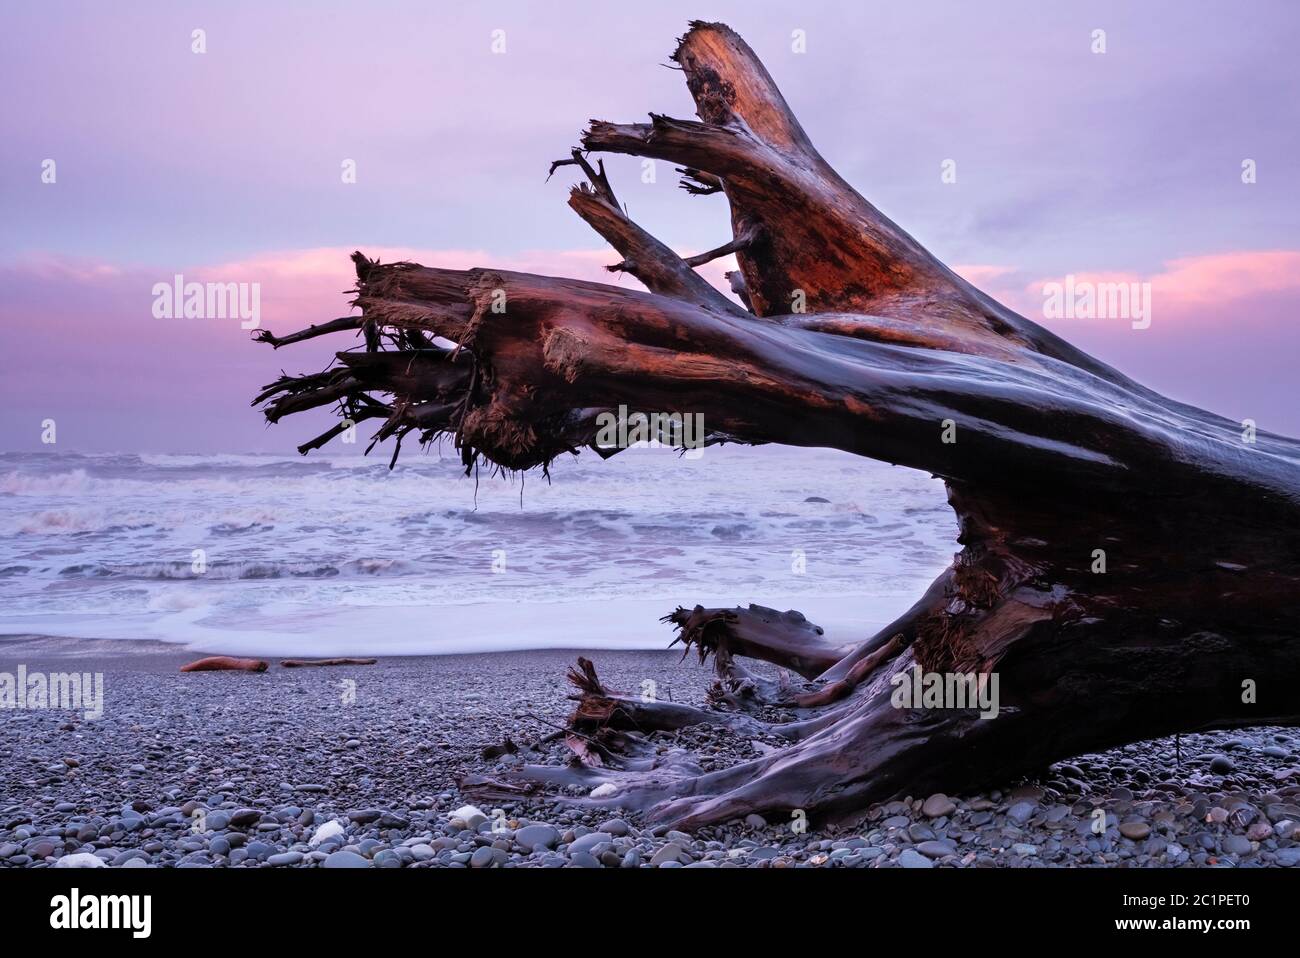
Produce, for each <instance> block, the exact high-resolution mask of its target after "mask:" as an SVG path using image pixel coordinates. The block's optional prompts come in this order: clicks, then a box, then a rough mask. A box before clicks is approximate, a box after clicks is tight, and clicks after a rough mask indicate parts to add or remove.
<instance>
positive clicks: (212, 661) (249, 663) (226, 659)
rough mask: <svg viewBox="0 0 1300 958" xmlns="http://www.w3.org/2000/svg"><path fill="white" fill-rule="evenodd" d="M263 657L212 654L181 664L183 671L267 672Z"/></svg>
mask: <svg viewBox="0 0 1300 958" xmlns="http://www.w3.org/2000/svg"><path fill="white" fill-rule="evenodd" d="M266 669H267V664H266V662H264V661H263V660H262V659H238V658H235V657H233V656H229V655H210V656H208V657H207V658H206V659H199V660H198V661H196V662H190V663H188V664H186V665H182V666H181V671H182V672H265V671H266Z"/></svg>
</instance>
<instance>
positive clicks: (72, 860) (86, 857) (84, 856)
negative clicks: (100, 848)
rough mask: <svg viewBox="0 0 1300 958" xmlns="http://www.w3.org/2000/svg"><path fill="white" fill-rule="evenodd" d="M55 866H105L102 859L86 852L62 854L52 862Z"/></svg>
mask: <svg viewBox="0 0 1300 958" xmlns="http://www.w3.org/2000/svg"><path fill="white" fill-rule="evenodd" d="M54 867H55V868H107V867H108V865H107V864H106V863H105V862H104V859H102V858H99V857H98V856H95V855H90V854H88V853H86V852H77V853H76V854H73V855H64V856H63V857H62V858H60V859H59V860H58V861H57V862H55V863H54Z"/></svg>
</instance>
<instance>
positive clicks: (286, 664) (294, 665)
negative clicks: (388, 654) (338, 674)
mask: <svg viewBox="0 0 1300 958" xmlns="http://www.w3.org/2000/svg"><path fill="white" fill-rule="evenodd" d="M378 661H379V660H378V659H281V660H280V666H281V667H282V668H286V669H306V668H312V667H314V666H323V665H374V664H375V663H376V662H378Z"/></svg>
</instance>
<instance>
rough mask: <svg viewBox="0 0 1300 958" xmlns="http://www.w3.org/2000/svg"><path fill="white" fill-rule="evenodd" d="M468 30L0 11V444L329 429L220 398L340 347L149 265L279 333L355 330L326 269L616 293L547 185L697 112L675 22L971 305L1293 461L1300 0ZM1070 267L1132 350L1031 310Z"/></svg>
mask: <svg viewBox="0 0 1300 958" xmlns="http://www.w3.org/2000/svg"><path fill="white" fill-rule="evenodd" d="M468 7H470V5H462V4H456V5H453V4H438V3H428V2H385V0H369V2H366V3H364V4H361V3H356V2H354V3H341V2H315V3H292V2H277V3H268V2H256V3H254V2H248V3H246V2H239V0H222V2H216V0H213V2H208V3H190V2H183V0H182V2H163V0H152V2H132V0H125V2H120V3H113V4H105V3H95V2H84V3H82V2H65V0H48V2H45V3H41V4H27V5H21V6H20V5H16V4H8V5H5V7H4V9H3V12H0V80H2V81H3V83H4V89H5V90H6V91H8V96H7V98H6V105H5V108H4V112H3V134H4V135H3V136H2V137H0V210H2V211H3V215H2V216H0V222H2V223H3V229H0V290H2V291H3V292H0V337H2V339H0V343H2V344H3V348H4V355H5V358H6V360H7V361H6V362H5V364H4V367H3V371H0V450H7V451H15V450H17V451H24V450H29V451H39V450H46V451H49V450H50V449H51V447H50V446H49V445H46V444H43V443H42V435H43V433H44V432H45V429H44V427H43V423H44V422H45V421H46V420H50V419H52V420H54V421H55V423H56V424H57V443H56V444H55V446H54V447H53V448H55V449H57V450H58V451H69V452H106V451H120V452H177V453H182V452H196V453H205V452H278V453H288V452H291V451H292V449H293V447H294V446H295V445H296V444H297V443H299V442H301V441H303V440H304V439H306V438H310V437H311V436H313V435H315V434H316V433H317V432H319V431H320V429H321V428H324V426H323V424H322V423H321V422H319V421H300V422H294V420H293V419H290V420H287V421H286V422H285V423H283V424H281V425H279V426H276V427H272V428H267V427H266V426H265V425H264V424H263V422H262V419H261V416H260V414H259V413H258V412H257V411H256V410H254V409H251V408H250V407H249V405H248V401H249V399H250V398H251V397H252V396H253V395H254V394H255V393H256V391H257V389H258V388H259V387H260V386H261V385H262V384H264V383H267V382H270V381H271V380H273V379H275V378H276V377H277V376H278V375H279V373H280V370H281V369H285V370H287V371H290V372H299V371H311V370H315V369H319V368H322V367H323V366H324V365H325V364H326V362H327V361H328V358H329V353H330V350H331V349H332V348H341V346H335V345H332V344H330V343H328V342H317V343H310V344H303V345H301V346H298V347H291V348H286V349H284V350H280V351H278V352H272V351H271V350H270V348H269V347H267V346H264V345H257V344H254V343H251V342H250V341H249V333H248V332H247V331H246V330H244V329H241V328H240V324H239V322H238V320H235V319H228V318H227V319H221V318H206V319H194V318H191V319H185V318H159V317H157V316H155V315H154V312H155V310H154V305H155V296H154V292H153V290H154V286H155V284H157V283H160V282H161V283H171V282H172V278H173V277H174V276H175V275H176V274H181V275H183V276H184V277H185V279H186V280H188V281H198V282H207V281H216V282H248V283H257V284H258V288H259V291H260V306H261V323H262V325H263V326H265V327H269V328H271V329H273V330H276V331H279V332H284V331H287V330H291V329H296V328H301V327H303V326H306V325H308V324H310V323H313V322H319V321H321V320H325V319H331V318H334V317H336V316H342V315H346V314H347V313H348V307H347V306H346V301H345V300H346V297H345V295H344V291H345V290H347V289H348V288H349V287H350V286H351V285H352V281H353V280H352V276H353V274H352V271H351V264H350V263H349V262H348V259H347V256H348V254H349V253H350V252H351V251H352V250H353V249H361V250H363V251H366V252H367V253H368V254H370V255H371V256H379V257H380V258H382V259H385V260H388V259H393V258H398V257H407V258H412V259H416V260H418V261H420V262H423V263H426V264H427V265H440V266H449V267H458V268H467V267H471V266H496V267H501V268H511V269H521V270H527V271H533V272H543V273H554V274H559V275H569V276H576V277H580V278H587V279H596V280H601V281H611V279H610V274H608V273H605V272H604V271H603V269H602V268H601V267H602V266H603V265H604V264H606V263H611V262H614V261H615V260H616V259H617V256H616V255H615V254H614V253H613V252H612V251H610V250H608V249H604V248H602V244H601V242H600V240H599V238H598V237H596V236H595V234H593V233H592V232H591V231H590V230H589V229H588V228H587V227H586V226H585V225H584V224H582V223H581V221H579V220H578V218H577V217H576V216H575V215H574V214H573V213H572V212H571V211H570V210H569V209H568V208H567V207H566V205H565V200H566V196H567V189H568V187H569V186H570V185H571V184H572V182H574V179H575V178H574V176H573V173H572V170H561V171H560V172H559V173H557V175H556V176H555V177H554V178H553V179H552V180H551V181H550V182H546V170H547V166H548V165H549V162H550V161H551V160H553V159H556V158H558V157H561V156H564V155H566V153H567V151H568V149H569V148H570V147H571V146H573V145H574V144H575V143H576V142H577V137H578V135H579V133H580V131H581V130H582V128H583V127H584V126H585V125H586V122H587V120H588V118H590V117H598V118H602V119H609V120H621V121H636V120H643V119H644V118H645V114H646V113H647V112H649V111H652V110H653V111H655V112H661V113H667V114H669V115H675V116H683V117H689V116H692V115H693V108H692V104H691V101H690V98H689V95H688V93H687V91H686V89H685V85H684V83H683V82H682V78H681V74H680V73H678V72H676V71H673V70H669V69H664V67H663V64H666V63H668V62H669V61H668V56H669V54H670V53H671V51H672V49H673V47H674V45H675V40H676V37H678V36H679V35H680V34H681V33H682V32H683V31H684V30H685V28H686V25H687V23H688V21H690V20H692V19H697V18H699V19H716V20H723V21H725V22H727V23H729V24H730V25H731V26H732V27H734V28H735V29H736V30H737V31H739V32H740V33H741V35H742V36H744V37H745V38H746V40H747V41H748V42H749V43H750V44H751V46H753V47H754V48H755V50H756V51H757V52H758V54H759V55H760V57H762V59H763V60H764V62H765V63H766V65H767V67H768V69H769V71H770V72H771V73H772V75H773V77H774V78H775V80H776V81H777V83H778V84H779V85H780V86H781V88H782V90H783V92H784V93H785V95H786V98H787V100H788V101H789V102H790V104H791V106H792V107H793V109H794V110H795V112H796V114H797V115H798V116H799V118H800V120H801V122H802V124H803V126H804V128H805V130H807V132H808V133H809V135H810V137H811V138H812V140H813V142H814V143H815V144H816V145H817V147H818V148H819V150H820V151H821V152H822V154H823V155H824V156H825V157H826V158H827V160H829V161H830V163H831V164H832V165H834V166H835V167H836V168H837V169H838V170H839V172H840V173H841V174H842V175H843V176H844V177H845V178H846V179H847V180H848V181H849V182H850V183H852V184H854V186H855V187H856V188H857V189H858V190H859V191H860V192H861V193H862V194H863V195H864V196H866V197H867V198H868V199H869V200H870V201H871V202H872V203H874V204H875V205H876V206H877V207H879V208H880V209H881V210H882V211H883V212H885V213H886V214H887V215H889V216H890V217H892V218H893V219H894V220H895V221H896V222H898V223H899V224H900V225H901V226H902V227H903V228H904V229H906V230H907V231H908V232H910V233H911V234H912V235H913V236H915V237H916V238H917V239H918V240H919V241H920V242H922V243H923V244H924V245H925V246H927V247H928V248H929V249H930V250H931V251H932V252H934V253H935V254H936V255H937V256H939V257H940V258H941V259H942V260H944V261H945V262H947V263H949V264H950V265H953V266H954V267H955V268H956V269H957V270H958V271H959V272H961V273H962V274H963V275H965V276H967V278H969V279H971V280H972V281H974V282H975V283H976V284H977V285H979V286H980V287H981V288H983V289H985V290H986V291H987V292H989V293H991V294H992V295H994V296H995V297H997V298H998V299H1000V300H1002V301H1003V302H1005V303H1007V304H1008V305H1010V306H1012V307H1013V308H1015V309H1017V310H1019V311H1020V312H1022V313H1024V314H1025V315H1027V316H1029V317H1030V318H1031V319H1034V320H1035V321H1038V322H1041V323H1043V324H1044V325H1046V326H1048V327H1049V328H1051V329H1053V330H1054V331H1056V332H1057V333H1059V334H1061V335H1063V336H1065V337H1066V338H1068V339H1070V340H1071V341H1073V342H1075V343H1076V344H1077V345H1079V346H1081V347H1083V348H1084V349H1086V350H1088V351H1090V352H1092V353H1093V354H1095V355H1097V356H1099V357H1101V358H1103V359H1105V360H1106V361H1108V362H1110V363H1112V364H1113V365H1116V366H1118V367H1119V368H1120V369H1122V370H1124V371H1125V372H1126V373H1129V374H1130V375H1132V376H1135V377H1136V378H1138V379H1140V380H1142V381H1144V382H1145V383H1147V384H1148V385H1150V386H1152V387H1154V388H1156V389H1158V390H1160V391H1162V392H1164V393H1166V394H1168V395H1171V396H1174V397H1176V398H1178V399H1182V400H1185V401H1189V402H1193V403H1195V404H1197V405H1202V406H1205V407H1208V408H1211V409H1213V410H1215V411H1217V412H1220V413H1222V414H1224V415H1226V416H1229V417H1232V418H1234V419H1244V418H1251V419H1254V420H1255V421H1257V422H1258V424H1259V427H1260V428H1261V429H1269V430H1275V431H1280V432H1287V433H1290V434H1292V435H1296V434H1300V404H1297V402H1296V397H1297V390H1296V387H1295V384H1296V381H1297V380H1296V376H1295V374H1294V371H1293V367H1294V364H1295V358H1296V356H1297V355H1300V349H1298V348H1297V347H1298V346H1300V333H1298V332H1297V323H1296V315H1297V307H1298V306H1300V224H1298V223H1297V211H1300V175H1298V174H1300V170H1298V169H1297V157H1298V156H1300V122H1298V121H1300V70H1298V69H1297V67H1296V65H1295V64H1296V60H1295V50H1296V49H1297V46H1300V6H1298V5H1296V4H1295V3H1293V2H1289V0H1277V2H1267V0H1248V2H1238V3H1230V2H1226V0H1225V2H1216V3H1204V2H1174V0H1146V2H1142V3H1134V2H1114V3H1106V2H1086V3H1084V2H1068V0H1067V2H1055V3H1042V2H1036V0H1025V2H1018V0H997V2H988V3H978V4H976V3H967V2H962V0H951V2H938V0H932V2H927V0H910V2H908V3H888V4H886V3H877V2H867V0H854V2H851V3H849V2H844V3H836V4H832V3H817V2H812V0H801V2H798V3H776V2H768V3H763V2H735V3H729V2H728V3H720V2H707V3H705V2H678V0H656V2H655V3H654V4H648V5H643V4H620V5H611V4H608V3H586V2H583V3H578V2H572V3H566V2H558V3H548V4H525V3H505V2H486V3H479V4H474V5H472V9H463V8H468ZM195 30H202V31H203V34H202V37H203V40H204V52H195V49H194V47H195V39H194V31H195ZM1098 30H1101V31H1104V42H1105V52H1096V48H1097V46H1098V40H1097V36H1098V35H1097V34H1096V31H1098ZM494 31H503V33H495V32H494ZM795 31H802V32H801V33H800V34H799V36H801V37H803V39H804V43H803V48H802V50H799V49H797V47H798V46H799V44H796V43H795V42H794V39H793V38H794V37H795ZM502 38H504V52H494V49H493V47H494V40H495V41H496V47H497V49H498V50H499V49H500V48H501V41H502ZM51 160H52V161H53V167H52V169H53V176H52V177H51V176H50V165H49V162H48V161H51ZM1247 160H1251V161H1253V169H1254V177H1253V179H1254V182H1243V163H1244V162H1245V161H1247ZM346 161H352V162H353V163H354V164H355V172H356V175H355V182H344V176H343V175H342V170H343V165H344V163H345V162H346ZM948 161H951V163H949V162H948ZM607 165H608V168H609V172H610V175H611V178H612V180H613V184H614V187H615V190H616V192H617V193H618V195H619V197H620V199H622V200H623V201H624V202H625V203H626V205H627V207H628V210H629V212H630V214H631V215H632V216H633V217H634V218H635V219H636V220H637V221H638V222H640V223H641V224H642V225H643V226H645V227H646V228H648V229H649V230H650V231H651V232H652V233H654V234H655V235H657V236H659V237H660V238H661V239H663V240H664V241H665V242H667V243H669V244H670V245H671V246H673V247H674V248H675V249H677V250H679V251H681V252H683V253H694V252H698V251H700V250H703V249H708V248H711V247H714V246H717V245H719V244H720V243H721V242H723V241H725V240H726V239H729V238H730V233H729V228H728V216H727V209H726V203H725V200H724V199H722V198H721V197H705V198H696V197H689V196H687V195H686V194H685V193H683V192H682V191H681V190H679V189H677V186H676V176H675V175H674V174H673V172H672V169H671V165H670V164H659V166H658V167H657V170H656V172H657V176H656V179H655V182H653V183H644V182H642V178H641V167H640V161H639V160H637V159H635V158H631V157H611V158H609V160H608V163H607ZM953 171H955V178H954V177H953V176H952V175H945V174H951V173H952V172H953ZM51 179H52V182H51V181H49V180H51ZM724 268H725V263H718V264H712V267H711V268H710V269H709V270H708V273H707V274H708V275H709V276H710V278H712V279H715V280H716V279H717V278H718V277H719V276H720V274H721V272H722V270H723V269H724ZM1067 276H1071V277H1074V279H1075V281H1076V282H1083V283H1088V282H1100V281H1123V282H1132V283H1137V284H1139V287H1140V286H1141V284H1149V286H1148V287H1147V288H1148V289H1149V290H1150V303H1151V316H1150V319H1151V322H1150V325H1149V327H1147V328H1134V324H1133V323H1132V322H1130V321H1129V320H1128V319H1127V318H1123V317H1121V318H1118V319H1117V318H1105V319H1102V318H1091V319H1089V318H1078V317H1076V318H1055V317H1052V318H1048V317H1046V316H1045V315H1044V312H1043V311H1044V289H1045V288H1046V286H1047V284H1050V283H1053V282H1063V281H1064V278H1065V277H1067ZM612 281H614V282H620V280H617V279H614V280H612ZM621 282H622V283H624V284H627V285H629V286H631V287H636V283H635V281H634V280H632V279H631V278H624V279H622V280H621ZM321 415H322V416H324V413H323V412H322V414H321ZM295 418H298V417H295ZM318 427H319V428H318ZM362 446H363V444H358V445H357V446H355V447H350V448H352V449H360V448H362ZM336 451H346V450H336Z"/></svg>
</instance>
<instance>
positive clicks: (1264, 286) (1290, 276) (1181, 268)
mask: <svg viewBox="0 0 1300 958" xmlns="http://www.w3.org/2000/svg"><path fill="white" fill-rule="evenodd" d="M1072 275H1073V277H1074V284H1075V286H1076V287H1077V286H1079V284H1080V283H1084V282H1087V283H1092V284H1094V285H1099V284H1102V283H1138V284H1141V283H1150V284H1151V301H1152V306H1153V311H1154V313H1155V315H1156V316H1157V317H1159V319H1162V320H1164V321H1166V322H1173V323H1179V324H1183V325H1187V324H1193V323H1197V324H1199V323H1207V322H1210V323H1218V322H1221V321H1222V319H1223V317H1224V315H1225V313H1226V312H1229V311H1230V310H1231V309H1232V307H1233V304H1234V303H1240V302H1241V301H1244V300H1258V299H1273V298H1276V297H1288V298H1290V297H1295V296H1297V295H1300V250H1285V249H1274V250H1238V251H1233V252H1228V253H1209V254H1205V255H1201V256H1186V257H1182V258H1180V259H1174V260H1169V261H1168V262H1166V263H1165V264H1164V266H1163V268H1162V269H1161V270H1160V271H1158V272H1153V273H1148V274H1143V273H1137V272H1132V271H1127V270H1125V271H1114V272H1088V271H1085V272H1081V273H1074V274H1072ZM1064 282H1065V276H1056V277H1050V278H1045V279H1040V280H1036V281H1034V282H1031V283H1029V284H1027V285H1026V286H1025V287H1024V289H1023V290H1022V291H1021V296H1023V298H1024V299H1025V300H1026V301H1027V302H1029V303H1030V304H1032V305H1031V307H1030V308H1032V309H1033V310H1034V312H1035V313H1037V314H1038V315H1037V316H1034V315H1031V318H1034V319H1037V318H1038V317H1039V316H1041V315H1042V303H1043V288H1044V287H1045V286H1046V285H1047V284H1048V283H1062V284H1063V283H1064ZM1008 305H1010V304H1008ZM1064 322H1068V321H1064ZM1074 322H1085V323H1086V322H1094V321H1093V320H1075V321H1074Z"/></svg>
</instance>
